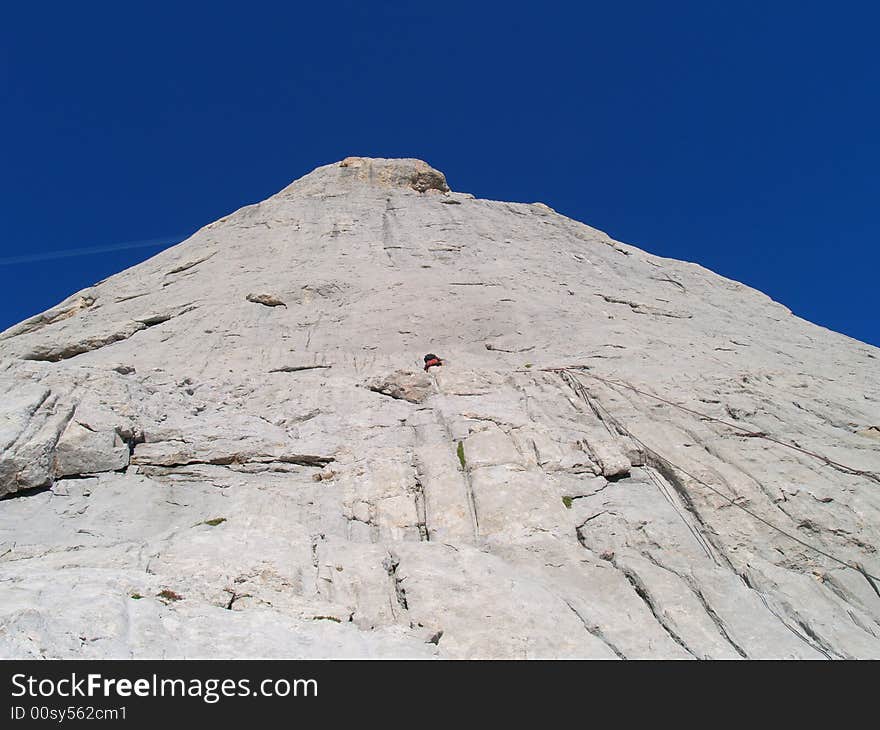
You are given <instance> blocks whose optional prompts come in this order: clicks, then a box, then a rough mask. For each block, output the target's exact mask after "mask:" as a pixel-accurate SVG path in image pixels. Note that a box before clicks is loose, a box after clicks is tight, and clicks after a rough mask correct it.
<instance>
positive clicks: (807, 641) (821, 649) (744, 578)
mask: <svg viewBox="0 0 880 730" xmlns="http://www.w3.org/2000/svg"><path fill="white" fill-rule="evenodd" d="M737 575H738V576H739V578H740V580H741V581H742V582H743V584H744V585H745V586H746V588H748V589H749V590H752V591H754V592H755V593H756V594H757V596H758V598H759V599H760V600H761V603H763V604H764V608H766V609H767V611H769V612H770V613H771V614H773V615H774V616H775V617H776V618H777V619H778V620H779V622H780V623H781V624H782V625H783V626H785V628H787V629H788V630H789V631H790V632H791V633H792V634H794V635H795V636H796V637H797V638H798V639H800V640H801V641H802V642H804V643H805V644H806V645H807V646H809V647H810V648H811V649H813V650H815V651H817V652H819V653H820V654H822V655H824V656H825V658H826V659H831V658H832V656H831V654H830V653H829V652H828V651H827V650H826V649H825V648H824V647H822V646H821V645H820V644H817V643H816V642H815V641H811V637H810V636H809V635H805V634H803V633H801V632H800V631H798V630H797V629H796V628H795V627H794V626H792V625H791V624H790V623H789V622H788V621H786V620H785V618H783V617H782V616H780V615H779V612H778V611H775V610H774V609H773V607H772V606H771V605H770V603H769V601H768V600H767V597H766V596H765V595H764V593H763V592H762V591H760V590H758V588H757V587H756V586H754V585H753V584H752V581H751V580H749V577H748V575H746V574H745V573H737ZM798 625H799V626H801V628H803V626H802V625H801V623H800V621H798Z"/></svg>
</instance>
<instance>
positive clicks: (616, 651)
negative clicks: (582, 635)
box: [563, 599, 626, 659]
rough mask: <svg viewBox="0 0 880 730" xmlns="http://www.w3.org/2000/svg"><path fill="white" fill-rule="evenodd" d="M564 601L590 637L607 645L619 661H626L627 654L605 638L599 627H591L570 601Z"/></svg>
mask: <svg viewBox="0 0 880 730" xmlns="http://www.w3.org/2000/svg"><path fill="white" fill-rule="evenodd" d="M563 601H564V603H565V605H566V606H568V607H569V609H571V612H572V613H573V614H574V615H575V616H577V618H578V621H580V622H581V624H582V625H583V627H584V630H585V631H586V632H587V633H588V634H590V636H595V637H596V638H597V639H598V640H599V641H601V642H602V643H603V644H605V646H607V647H608V648H609V649H611V651H613V652H614V654H615V656H617V658H618V659H626V654H624V653H623V652H622V651H621V650H620V649H619V648H618V647H617V646H615V645H614V643H613V642H612V641H611V640H610V639H609V638H608V637H607V636H605V634H604V633H603V632H602V629H600V628H599V627H598V626H595V625H591V624H590V623H589V622H588V621H587V620H586V619H585V618H584V617H583V616H581V613H580V611H578V610H577V609H576V608H575V607H574V606H572V605H571V603H570V602H569V601H568V600H565V599H563Z"/></svg>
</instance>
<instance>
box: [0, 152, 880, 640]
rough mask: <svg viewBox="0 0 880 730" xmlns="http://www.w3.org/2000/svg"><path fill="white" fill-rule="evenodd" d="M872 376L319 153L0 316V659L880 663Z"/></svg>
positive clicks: (860, 365)
mask: <svg viewBox="0 0 880 730" xmlns="http://www.w3.org/2000/svg"><path fill="white" fill-rule="evenodd" d="M427 352H435V353H437V354H438V355H440V357H442V358H443V359H444V365H443V366H442V367H439V368H432V369H431V370H430V371H429V372H428V373H425V372H423V370H422V369H421V364H422V356H423V355H424V354H425V353H427ZM878 362H880V350H878V349H876V348H874V347H871V346H868V345H865V344H863V343H860V342H857V341H854V340H852V339H849V338H847V337H844V336H842V335H839V334H836V333H834V332H830V331H828V330H826V329H823V328H821V327H817V326H815V325H813V324H810V323H809V322H806V321H804V320H801V319H799V318H797V317H795V316H794V315H792V314H791V312H789V311H788V310H787V309H786V308H785V307H783V306H782V305H780V304H778V303H776V302H773V301H772V300H770V299H769V298H768V297H766V296H765V295H763V294H761V293H760V292H757V291H754V290H752V289H749V288H748V287H746V286H743V285H742V284H739V283H737V282H734V281H730V280H728V279H725V278H723V277H720V276H718V275H716V274H713V273H712V272H709V271H707V270H705V269H703V268H701V267H699V266H697V265H694V264H689V263H684V262H680V261H674V260H669V259H663V258H659V257H657V256H653V255H651V254H648V253H646V252H644V251H641V250H639V249H637V248H634V247H632V246H629V245H626V244H623V243H619V242H617V241H614V240H612V239H611V238H609V237H608V236H607V235H605V234H604V233H602V232H600V231H598V230H596V229H593V228H590V227H589V226H586V225H583V224H581V223H578V222H576V221H573V220H571V219H569V218H566V217H564V216H562V215H559V214H557V213H555V212H554V211H553V210H552V209H550V208H548V207H547V206H546V205H543V204H540V203H535V204H520V203H504V202H496V201H489V200H479V199H475V198H474V197H473V196H471V195H467V194H462V193H457V192H453V191H450V189H449V187H448V185H447V183H446V179H445V177H444V176H443V174H442V173H440V172H438V171H436V170H434V169H433V168H431V167H430V166H428V165H427V164H426V163H424V162H421V161H418V160H373V159H367V158H347V159H346V160H344V161H343V162H342V163H336V164H333V165H327V166H325V167H321V168H318V169H317V170H315V171H314V172H312V173H310V174H309V175H306V176H305V177H303V178H301V179H300V180H297V181H296V182H294V183H292V184H291V185H290V186H288V187H287V188H285V189H284V190H282V191H281V192H279V193H278V194H277V195H275V196H273V197H271V198H269V199H268V200H266V201H263V202H262V203H259V204H257V205H251V206H247V207H245V208H242V209H241V210H239V211H236V212H235V213H232V214H231V215H228V216H226V217H224V218H221V219H220V220H219V221H217V222H215V223H212V224H210V225H208V226H206V227H204V228H202V229H201V230H200V231H198V232H197V233H196V234H195V235H193V236H192V237H191V238H189V239H188V240H186V241H184V242H183V243H181V244H179V245H177V246H175V247H173V248H171V249H168V250H167V251H164V252H162V253H160V254H159V255H157V256H155V257H153V258H151V259H150V260H148V261H146V262H144V263H143V264H140V265H138V266H135V267H133V268H131V269H128V270H126V271H123V272H121V273H120V274H117V275H116V276H113V277H110V278H109V279H107V280H105V281H103V282H100V283H98V284H96V285H94V286H93V287H90V288H89V289H87V290H85V291H83V292H79V293H76V294H74V295H73V296H71V297H70V298H69V299H67V300H65V301H64V302H62V303H60V304H59V305H58V306H56V307H53V308H52V309H51V310H49V311H47V312H46V313H43V314H41V315H37V316H36V317H32V318H31V319H29V320H27V321H26V322H23V323H22V324H20V325H17V326H15V327H13V328H11V329H9V330H7V331H6V332H4V333H2V334H0V494H2V495H5V498H4V499H3V500H2V501H0V599H2V600H0V656H2V657H339V656H347V657H351V656H400V657H404V656H407V657H408V656H414V657H595V658H629V657H642V658H648V657H665V658H710V657H711V658H742V657H749V658H763V657H786V658H789V657H790V658H863V657H873V658H878V657H880V592H878V582H877V578H876V576H878V575H880V557H878V554H877V546H878V544H880V527H878V525H880V439H878V428H880V385H878V381H877V378H876V372H877V365H878Z"/></svg>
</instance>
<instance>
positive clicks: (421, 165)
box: [282, 157, 450, 194]
mask: <svg viewBox="0 0 880 730" xmlns="http://www.w3.org/2000/svg"><path fill="white" fill-rule="evenodd" d="M363 185H367V186H370V187H372V188H374V189H377V190H382V189H386V190H387V189H392V188H398V189H403V190H414V191H416V192H418V193H426V192H437V193H448V192H450V188H449V185H448V184H447V182H446V176H445V175H444V174H443V173H442V172H440V171H439V170H435V169H434V168H433V167H431V166H430V165H429V164H428V163H427V162H424V161H422V160H417V159H412V158H393V159H385V158H380V157H346V158H345V159H344V160H342V161H341V162H334V163H332V164H330V165H324V166H322V167H319V168H317V169H316V170H314V171H313V172H311V173H309V174H308V175H305V176H304V177H301V178H300V179H298V180H296V181H294V182H293V183H292V184H291V185H290V186H288V187H287V188H286V189H285V190H284V191H282V193H304V192H306V193H309V194H316V193H328V192H329V193H332V192H334V191H335V192H342V191H351V190H354V189H357V188H358V187H360V186H363Z"/></svg>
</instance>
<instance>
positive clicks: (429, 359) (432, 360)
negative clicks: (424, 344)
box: [425, 353, 443, 372]
mask: <svg viewBox="0 0 880 730" xmlns="http://www.w3.org/2000/svg"><path fill="white" fill-rule="evenodd" d="M442 364H443V361H442V360H441V359H440V358H439V357H437V356H436V355H433V354H431V353H428V354H427V355H425V372H428V368H432V367H435V366H438V367H439V366H440V365H442Z"/></svg>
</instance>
